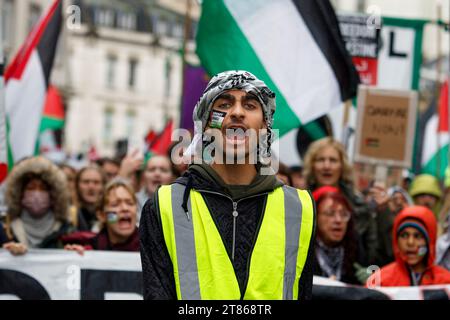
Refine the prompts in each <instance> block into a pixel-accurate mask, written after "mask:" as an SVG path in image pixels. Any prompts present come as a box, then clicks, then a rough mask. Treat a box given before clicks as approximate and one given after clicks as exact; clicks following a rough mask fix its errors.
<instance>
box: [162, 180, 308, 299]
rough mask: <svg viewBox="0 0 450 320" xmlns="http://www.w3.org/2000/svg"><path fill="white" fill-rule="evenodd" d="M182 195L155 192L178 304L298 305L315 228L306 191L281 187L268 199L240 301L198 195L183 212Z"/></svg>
mask: <svg viewBox="0 0 450 320" xmlns="http://www.w3.org/2000/svg"><path fill="white" fill-rule="evenodd" d="M184 190H185V186H183V185H181V184H178V183H175V184H172V185H168V186H161V187H160V188H159V190H158V203H159V204H158V206H159V207H158V208H159V214H160V216H161V222H162V227H163V233H164V240H165V243H166V246H167V249H168V252H169V255H170V258H171V260H172V264H173V271H174V277H175V283H176V291H177V297H178V299H180V300H181V299H184V300H200V299H206V300H216V299H220V300H238V299H246V300H278V299H295V300H296V299H298V282H299V280H300V276H301V274H302V271H303V267H304V265H305V262H306V258H307V255H308V249H309V244H310V241H311V237H312V234H313V225H314V209H313V202H312V199H311V196H310V195H309V193H308V192H307V191H303V190H298V189H295V188H292V187H287V186H282V187H278V188H276V189H274V190H273V191H272V192H269V193H268V196H267V203H266V208H265V211H264V213H263V214H264V216H263V218H262V222H261V226H260V228H259V233H258V235H257V239H256V243H255V245H254V248H253V251H252V253H251V257H250V264H249V274H248V279H247V286H246V288H245V292H244V294H243V295H242V296H241V292H240V290H239V284H238V280H237V277H236V274H235V272H234V269H233V265H232V261H231V259H230V257H229V256H228V253H227V251H226V249H225V246H224V244H223V241H222V238H221V236H220V234H219V231H218V230H217V227H216V225H215V223H214V220H213V218H212V216H211V213H210V212H209V209H208V207H207V205H206V203H205V201H204V199H203V197H202V195H201V194H200V192H198V191H196V190H193V189H192V190H190V194H189V201H188V212H185V210H183V208H182V206H181V205H182V201H183V194H184ZM230 200H231V199H230ZM234 207H236V202H235V203H234ZM230 214H232V213H231V212H230ZM237 221H238V220H237Z"/></svg>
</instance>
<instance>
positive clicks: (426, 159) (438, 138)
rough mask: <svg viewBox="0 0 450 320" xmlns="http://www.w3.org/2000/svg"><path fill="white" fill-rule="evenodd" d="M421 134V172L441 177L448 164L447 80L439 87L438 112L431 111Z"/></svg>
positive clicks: (449, 134) (449, 130)
mask: <svg viewBox="0 0 450 320" xmlns="http://www.w3.org/2000/svg"><path fill="white" fill-rule="evenodd" d="M433 111H434V110H433ZM423 134H424V137H423V145H422V172H424V173H429V174H432V175H435V176H438V177H439V178H443V177H444V176H445V169H446V168H447V166H448V164H449V159H448V158H449V143H450V128H449V99H448V80H447V81H446V82H445V84H444V85H443V86H442V89H441V95H440V98H439V103H438V112H433V114H432V115H431V116H430V117H429V118H428V119H427V122H426V125H425V130H424V133H423Z"/></svg>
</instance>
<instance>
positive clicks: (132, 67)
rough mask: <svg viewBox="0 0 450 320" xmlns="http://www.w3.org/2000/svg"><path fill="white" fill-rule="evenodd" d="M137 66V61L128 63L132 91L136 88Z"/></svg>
mask: <svg viewBox="0 0 450 320" xmlns="http://www.w3.org/2000/svg"><path fill="white" fill-rule="evenodd" d="M137 66H138V61H137V59H134V58H132V59H130V60H129V61H128V69H129V70H128V87H129V88H130V89H134V88H135V87H136V73H137Z"/></svg>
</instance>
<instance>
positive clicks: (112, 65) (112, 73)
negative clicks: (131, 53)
mask: <svg viewBox="0 0 450 320" xmlns="http://www.w3.org/2000/svg"><path fill="white" fill-rule="evenodd" d="M116 68H117V57H116V56H113V55H109V56H108V57H107V58H106V86H107V87H108V88H110V89H113V88H114V85H115V77H116Z"/></svg>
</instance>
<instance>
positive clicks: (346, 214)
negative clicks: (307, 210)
mask: <svg viewBox="0 0 450 320" xmlns="http://www.w3.org/2000/svg"><path fill="white" fill-rule="evenodd" d="M322 214H323V215H325V216H326V217H327V218H336V217H337V216H338V215H339V218H341V219H342V220H343V221H344V222H348V221H349V220H350V218H351V216H352V214H351V213H350V212H348V211H331V210H327V211H324V212H322Z"/></svg>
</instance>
